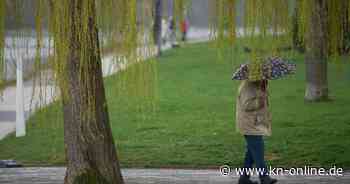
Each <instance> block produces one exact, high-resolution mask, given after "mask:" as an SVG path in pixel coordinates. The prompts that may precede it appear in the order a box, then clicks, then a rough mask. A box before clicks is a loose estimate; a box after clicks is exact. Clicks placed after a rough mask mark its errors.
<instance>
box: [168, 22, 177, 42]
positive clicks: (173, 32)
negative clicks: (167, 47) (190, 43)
mask: <svg viewBox="0 0 350 184" xmlns="http://www.w3.org/2000/svg"><path fill="white" fill-rule="evenodd" d="M169 33H170V44H171V47H177V46H178V43H177V41H176V22H175V19H174V18H173V17H170V18H169Z"/></svg>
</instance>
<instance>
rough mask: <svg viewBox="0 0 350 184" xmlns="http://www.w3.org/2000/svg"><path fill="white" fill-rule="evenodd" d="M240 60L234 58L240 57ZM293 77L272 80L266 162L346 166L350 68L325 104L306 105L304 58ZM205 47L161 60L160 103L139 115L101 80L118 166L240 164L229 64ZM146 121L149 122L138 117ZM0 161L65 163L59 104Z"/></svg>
mask: <svg viewBox="0 0 350 184" xmlns="http://www.w3.org/2000/svg"><path fill="white" fill-rule="evenodd" d="M244 57H245V56H240V57H237V58H238V59H242V58H244ZM294 59H295V60H296V62H297V64H298V66H297V69H298V70H297V74H296V75H295V76H293V77H290V78H286V79H284V80H277V81H272V82H270V94H271V97H270V100H271V111H272V114H273V135H272V136H271V137H268V138H266V158H267V159H268V161H269V164H273V166H287V167H288V166H290V167H292V166H304V165H310V166H323V167H331V166H332V165H333V164H336V165H337V166H338V167H345V168H350V157H349V156H348V155H349V153H350V113H349V107H348V106H349V105H350V73H349V71H350V65H349V64H346V65H344V66H342V67H346V68H347V69H345V70H344V71H343V72H339V71H338V70H337V67H336V65H334V64H330V65H329V84H330V95H331V97H332V98H333V99H334V100H333V101H330V102H322V103H305V102H304V99H303V97H304V88H305V82H304V81H305V80H304V78H305V75H304V71H305V69H304V65H303V61H302V59H301V57H295V58H294ZM216 60H217V55H216V51H215V49H214V48H212V47H209V46H208V44H194V45H187V46H184V47H183V48H179V49H173V50H169V51H167V52H165V53H164V54H163V56H162V57H161V58H160V59H159V62H158V70H159V76H158V77H159V84H158V85H159V103H158V108H157V109H156V112H155V113H150V112H147V111H148V110H145V111H144V112H143V113H138V111H137V109H136V108H130V106H127V105H126V104H125V103H126V102H125V100H121V99H123V97H121V98H116V97H115V96H116V93H115V91H114V88H113V86H114V84H115V82H116V80H118V77H117V76H116V77H115V76H114V77H110V78H107V79H106V81H105V84H106V95H107V99H108V106H109V114H110V118H111V124H112V129H113V135H114V138H115V141H116V143H117V147H118V153H119V156H120V161H121V164H122V166H123V167H216V166H220V165H223V164H230V165H232V166H240V165H241V164H242V160H243V156H244V139H243V138H242V136H241V135H239V134H238V133H237V132H236V130H235V122H234V116H235V113H234V104H235V96H236V91H237V86H238V84H239V82H237V81H232V80H231V72H232V65H231V62H227V61H228V59H227V60H226V61H222V62H218V61H216ZM145 115H149V116H147V117H146V118H143V116H145ZM0 159H16V160H19V161H21V162H23V163H25V164H28V165H45V164H49V165H62V164H64V144H63V128H62V114H61V111H60V108H59V106H58V105H57V104H54V105H51V106H50V107H48V108H45V109H43V110H41V111H40V112H38V113H36V114H35V115H34V116H33V117H31V118H30V120H29V123H28V135H27V136H25V137H23V138H15V137H14V135H11V136H9V137H7V138H6V139H4V140H2V141H0Z"/></svg>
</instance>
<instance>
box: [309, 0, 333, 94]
mask: <svg viewBox="0 0 350 184" xmlns="http://www.w3.org/2000/svg"><path fill="white" fill-rule="evenodd" d="M326 1H327V0H312V3H311V5H312V6H311V7H310V9H311V10H310V11H311V17H310V24H309V25H310V26H309V30H308V33H307V35H306V36H307V40H306V42H307V43H306V47H307V48H306V61H305V62H306V63H305V64H306V92H305V100H306V101H322V100H327V99H328V80H327V7H326Z"/></svg>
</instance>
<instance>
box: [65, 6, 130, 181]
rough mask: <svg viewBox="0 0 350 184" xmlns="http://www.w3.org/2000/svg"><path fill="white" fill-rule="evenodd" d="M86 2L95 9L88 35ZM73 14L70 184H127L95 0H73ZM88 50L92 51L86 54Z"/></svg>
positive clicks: (68, 153)
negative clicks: (104, 71) (111, 119)
mask: <svg viewBox="0 0 350 184" xmlns="http://www.w3.org/2000/svg"><path fill="white" fill-rule="evenodd" d="M83 1H86V2H87V3H88V7H89V11H88V12H89V14H88V15H87V16H88V28H87V29H88V30H87V31H86V32H83V31H82V29H83V26H82V25H84V22H83V21H84V20H85V21H86V19H84V18H83V16H86V15H83V14H82V11H83V10H82V7H81V6H82V4H83ZM86 2H84V3H86ZM68 10H69V14H70V17H69V19H70V23H69V24H70V28H69V29H70V31H69V33H68V37H69V51H68V62H67V70H68V71H67V72H68V74H67V75H68V76H67V80H68V93H67V96H66V97H63V111H64V143H65V152H66V162H67V171H66V176H65V181H64V182H65V184H92V183H94V184H122V183H124V182H123V179H122V175H121V171H120V166H119V163H118V158H117V153H116V149H115V145H114V139H113V136H112V132H111V127H110V124H109V116H108V109H107V103H106V97H105V90H104V84H103V77H102V70H101V56H100V47H99V40H98V39H99V38H98V30H97V26H96V9H95V1H94V0H70V1H69V7H68ZM82 51H86V52H84V53H85V55H83V56H82V54H81V53H83V52H82ZM84 62H85V65H84ZM86 62H88V63H86ZM91 104H93V106H92V107H91Z"/></svg>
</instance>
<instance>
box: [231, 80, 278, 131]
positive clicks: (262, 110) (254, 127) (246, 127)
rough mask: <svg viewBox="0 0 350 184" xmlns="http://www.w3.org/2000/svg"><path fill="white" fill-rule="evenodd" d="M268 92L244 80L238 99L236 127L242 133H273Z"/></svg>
mask: <svg viewBox="0 0 350 184" xmlns="http://www.w3.org/2000/svg"><path fill="white" fill-rule="evenodd" d="M268 106H269V105H268V94H266V93H265V94H264V93H263V92H262V91H261V90H260V89H259V88H258V87H257V86H256V85H254V84H253V83H251V82H248V81H243V82H242V84H241V85H240V87H239V89H238V96H237V101H236V128H237V130H238V131H239V132H240V133H241V134H242V135H266V136H269V135H271V114H270V111H269V109H268Z"/></svg>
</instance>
